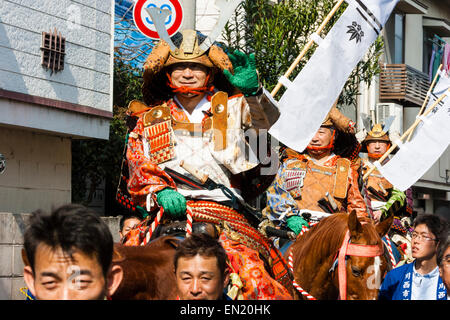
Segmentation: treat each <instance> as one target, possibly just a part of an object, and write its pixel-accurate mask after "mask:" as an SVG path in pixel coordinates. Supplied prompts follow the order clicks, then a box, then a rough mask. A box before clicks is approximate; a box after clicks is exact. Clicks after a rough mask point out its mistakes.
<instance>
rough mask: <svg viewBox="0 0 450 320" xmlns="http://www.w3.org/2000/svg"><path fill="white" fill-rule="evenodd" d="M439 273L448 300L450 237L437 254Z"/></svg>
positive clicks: (449, 290) (449, 289) (449, 298)
mask: <svg viewBox="0 0 450 320" xmlns="http://www.w3.org/2000/svg"><path fill="white" fill-rule="evenodd" d="M437 263H438V266H439V275H440V276H441V278H442V281H443V283H444V286H445V288H446V289H447V300H450V238H447V241H446V242H445V243H444V244H443V245H441V246H440V247H439V250H438V255H437Z"/></svg>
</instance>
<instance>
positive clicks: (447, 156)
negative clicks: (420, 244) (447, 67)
mask: <svg viewBox="0 0 450 320" xmlns="http://www.w3.org/2000/svg"><path fill="white" fill-rule="evenodd" d="M383 37H384V43H385V50H384V55H383V56H382V58H381V60H380V64H381V73H380V75H379V76H378V77H376V78H375V79H374V81H373V82H372V84H371V85H370V86H365V85H362V86H361V92H362V95H361V96H360V97H359V100H358V106H357V108H356V111H355V113H354V114H353V115H351V116H352V117H353V118H354V119H356V121H357V123H358V129H362V127H363V125H362V122H361V118H360V114H361V113H365V114H370V115H372V116H373V117H374V118H375V119H377V120H378V121H382V120H383V119H384V118H386V117H388V116H389V115H395V116H396V120H395V122H394V124H393V126H392V127H391V128H392V129H391V130H392V131H395V133H394V134H396V135H401V134H402V133H403V132H404V131H406V130H407V129H408V128H409V127H410V126H411V125H412V124H413V122H414V121H415V119H416V116H417V114H418V112H419V110H420V108H421V106H422V104H423V101H424V99H425V97H426V94H427V91H428V89H429V87H430V84H431V81H432V79H433V76H434V75H435V72H433V70H434V71H435V69H436V68H437V64H438V61H442V59H440V58H436V55H437V52H438V51H441V57H442V55H443V51H444V47H445V44H447V43H448V44H450V1H448V0H401V1H399V3H398V4H397V6H396V8H395V9H394V11H393V13H392V15H391V17H390V18H389V20H388V21H387V23H386V25H385V28H384V30H383ZM433 52H434V53H433ZM412 189H413V195H414V210H416V211H417V212H418V213H423V212H425V213H440V214H443V215H444V216H447V218H448V219H449V218H450V150H449V149H448V148H447V150H446V151H445V152H444V154H443V155H442V156H441V157H440V159H439V160H438V161H437V162H436V163H435V164H434V165H433V166H432V167H431V168H430V169H429V170H428V172H427V173H426V174H425V175H424V176H422V178H421V179H419V181H417V182H416V183H415V184H414V185H413V187H412Z"/></svg>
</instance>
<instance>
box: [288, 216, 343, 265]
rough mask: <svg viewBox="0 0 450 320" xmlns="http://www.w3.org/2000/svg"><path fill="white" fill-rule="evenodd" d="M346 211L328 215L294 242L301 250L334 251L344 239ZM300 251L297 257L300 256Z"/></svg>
mask: <svg viewBox="0 0 450 320" xmlns="http://www.w3.org/2000/svg"><path fill="white" fill-rule="evenodd" d="M347 220H348V214H347V213H338V214H334V215H332V216H329V217H327V218H325V219H323V220H321V222H320V223H319V224H317V225H315V226H313V227H312V228H311V229H310V230H309V231H308V232H306V233H305V234H304V235H303V236H301V237H299V238H298V239H297V241H296V244H298V245H300V246H301V248H302V250H301V252H306V251H309V250H313V252H317V253H319V252H334V251H336V252H337V250H338V249H339V246H340V245H341V244H342V241H343V240H344V236H345V231H346V230H347ZM301 256H302V254H301V253H300V254H299V255H298V257H299V258H300V257H301Z"/></svg>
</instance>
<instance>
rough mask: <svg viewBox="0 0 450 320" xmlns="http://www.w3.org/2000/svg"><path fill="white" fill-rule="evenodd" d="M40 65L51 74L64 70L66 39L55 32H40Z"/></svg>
mask: <svg viewBox="0 0 450 320" xmlns="http://www.w3.org/2000/svg"><path fill="white" fill-rule="evenodd" d="M41 51H42V65H43V66H44V67H45V68H47V69H50V70H51V73H53V72H58V71H61V70H64V55H65V51H66V39H65V38H64V37H63V36H62V35H61V32H59V33H58V32H57V31H56V29H55V30H54V32H53V33H52V32H51V31H50V32H42V45H41Z"/></svg>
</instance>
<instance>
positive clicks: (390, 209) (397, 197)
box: [381, 188, 406, 217]
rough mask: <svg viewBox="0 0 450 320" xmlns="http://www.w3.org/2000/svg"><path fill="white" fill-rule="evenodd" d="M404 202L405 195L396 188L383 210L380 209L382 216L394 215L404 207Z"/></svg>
mask: <svg viewBox="0 0 450 320" xmlns="http://www.w3.org/2000/svg"><path fill="white" fill-rule="evenodd" d="M405 202H406V194H405V193H404V192H402V191H400V190H398V189H396V188H393V189H392V192H391V196H390V198H389V200H388V201H387V202H386V204H385V205H384V206H383V208H381V212H382V215H383V216H386V217H388V216H390V215H391V214H395V213H396V212H397V211H398V210H400V208H401V207H403V206H404V205H405Z"/></svg>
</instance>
